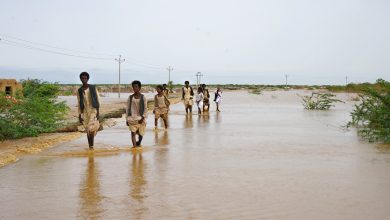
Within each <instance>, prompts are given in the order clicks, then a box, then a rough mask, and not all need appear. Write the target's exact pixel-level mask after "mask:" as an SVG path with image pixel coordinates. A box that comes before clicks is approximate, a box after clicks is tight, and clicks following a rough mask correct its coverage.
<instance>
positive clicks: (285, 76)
mask: <svg viewBox="0 0 390 220" xmlns="http://www.w3.org/2000/svg"><path fill="white" fill-rule="evenodd" d="M284 76H285V77H286V87H287V78H288V75H287V74H286V75H284Z"/></svg>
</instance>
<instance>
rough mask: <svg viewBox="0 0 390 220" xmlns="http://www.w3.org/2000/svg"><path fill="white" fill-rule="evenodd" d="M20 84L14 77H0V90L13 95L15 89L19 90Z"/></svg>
mask: <svg viewBox="0 0 390 220" xmlns="http://www.w3.org/2000/svg"><path fill="white" fill-rule="evenodd" d="M21 89H22V85H21V84H20V83H18V82H17V81H16V80H15V79H0V92H4V93H8V92H9V95H12V96H15V94H16V91H17V90H21Z"/></svg>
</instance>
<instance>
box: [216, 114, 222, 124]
mask: <svg viewBox="0 0 390 220" xmlns="http://www.w3.org/2000/svg"><path fill="white" fill-rule="evenodd" d="M220 114H221V113H220V112H217V113H216V115H215V123H218V122H220V121H221V116H220Z"/></svg>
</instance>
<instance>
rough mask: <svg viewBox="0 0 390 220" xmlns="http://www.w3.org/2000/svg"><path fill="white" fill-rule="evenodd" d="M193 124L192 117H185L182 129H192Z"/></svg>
mask: <svg viewBox="0 0 390 220" xmlns="http://www.w3.org/2000/svg"><path fill="white" fill-rule="evenodd" d="M192 127H193V123H192V115H186V119H185V121H184V128H192Z"/></svg>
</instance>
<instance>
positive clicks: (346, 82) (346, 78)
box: [345, 76, 348, 85]
mask: <svg viewBox="0 0 390 220" xmlns="http://www.w3.org/2000/svg"><path fill="white" fill-rule="evenodd" d="M345 85H348V76H346V77H345Z"/></svg>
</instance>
